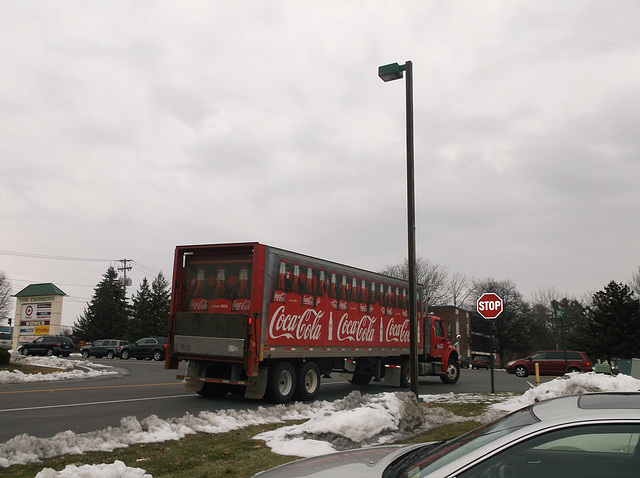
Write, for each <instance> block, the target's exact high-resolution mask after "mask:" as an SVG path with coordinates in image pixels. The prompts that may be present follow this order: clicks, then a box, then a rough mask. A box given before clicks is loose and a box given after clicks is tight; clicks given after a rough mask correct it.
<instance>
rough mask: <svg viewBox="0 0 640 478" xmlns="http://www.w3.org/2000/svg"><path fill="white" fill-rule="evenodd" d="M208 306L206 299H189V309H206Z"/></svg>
mask: <svg viewBox="0 0 640 478" xmlns="http://www.w3.org/2000/svg"><path fill="white" fill-rule="evenodd" d="M208 308H209V303H208V302H207V299H191V302H189V310H207V309H208Z"/></svg>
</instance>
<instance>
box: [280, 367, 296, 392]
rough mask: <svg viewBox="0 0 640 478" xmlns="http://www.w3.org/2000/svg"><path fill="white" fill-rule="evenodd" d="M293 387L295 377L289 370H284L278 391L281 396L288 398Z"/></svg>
mask: <svg viewBox="0 0 640 478" xmlns="http://www.w3.org/2000/svg"><path fill="white" fill-rule="evenodd" d="M292 387H293V376H292V375H291V372H289V371H288V370H283V371H282V373H281V374H280V380H278V391H279V392H280V395H282V396H283V397H286V396H287V395H289V394H290V393H291V389H292Z"/></svg>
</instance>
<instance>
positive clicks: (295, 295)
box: [287, 264, 302, 305]
mask: <svg viewBox="0 0 640 478" xmlns="http://www.w3.org/2000/svg"><path fill="white" fill-rule="evenodd" d="M301 299H302V294H301V293H300V265H299V264H294V265H293V278H292V279H291V287H290V289H289V292H288V293H287V302H290V303H292V304H295V305H300V301H301Z"/></svg>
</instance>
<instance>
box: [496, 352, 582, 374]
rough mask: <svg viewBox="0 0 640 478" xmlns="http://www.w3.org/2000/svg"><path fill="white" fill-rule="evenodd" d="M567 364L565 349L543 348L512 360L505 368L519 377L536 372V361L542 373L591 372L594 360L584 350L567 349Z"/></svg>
mask: <svg viewBox="0 0 640 478" xmlns="http://www.w3.org/2000/svg"><path fill="white" fill-rule="evenodd" d="M566 353H567V363H566V365H565V359H564V354H565V351H564V350H541V351H539V352H536V353H534V354H531V355H529V356H528V357H525V358H523V359H518V360H512V361H511V362H509V363H508V364H507V366H506V367H505V370H506V371H507V372H508V373H514V374H516V375H517V376H518V377H526V376H527V375H530V374H535V373H536V363H537V364H538V367H539V368H540V375H564V374H565V372H567V371H569V372H591V370H592V369H593V362H592V361H591V360H590V359H589V357H587V354H585V353H584V352H576V351H573V350H572V351H569V350H567V352H566Z"/></svg>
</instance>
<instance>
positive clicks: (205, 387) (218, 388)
mask: <svg viewBox="0 0 640 478" xmlns="http://www.w3.org/2000/svg"><path fill="white" fill-rule="evenodd" d="M227 393H229V386H228V385H226V384H224V383H209V382H205V383H204V384H202V388H201V389H200V390H198V395H200V396H201V397H207V398H222V397H224V396H225V395H226V394H227Z"/></svg>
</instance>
